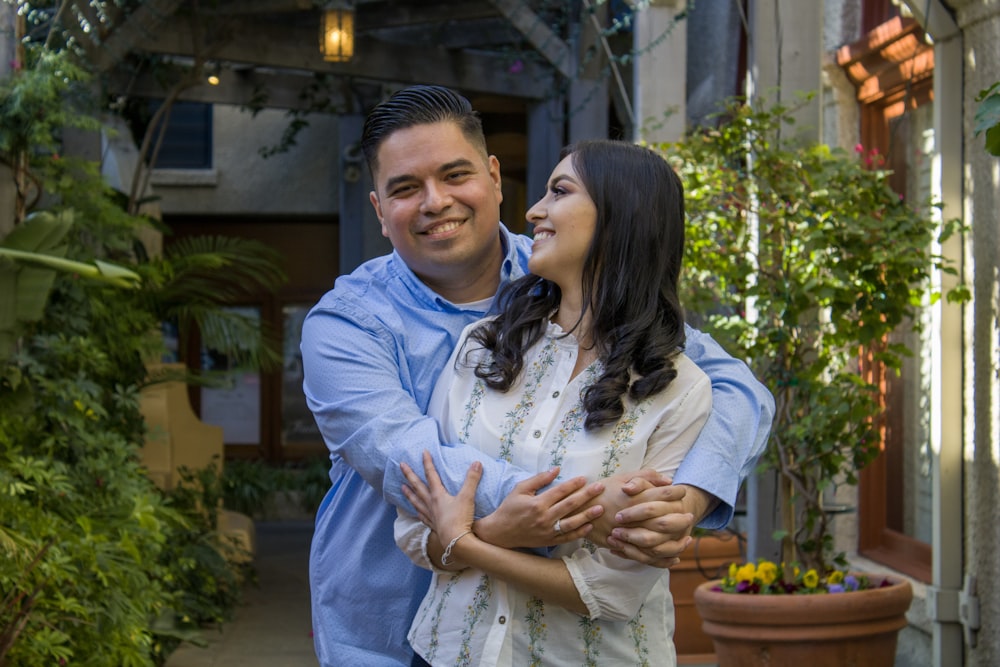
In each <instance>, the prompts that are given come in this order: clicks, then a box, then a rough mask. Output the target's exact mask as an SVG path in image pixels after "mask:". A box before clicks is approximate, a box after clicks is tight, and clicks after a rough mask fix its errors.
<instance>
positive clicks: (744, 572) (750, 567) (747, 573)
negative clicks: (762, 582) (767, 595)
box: [736, 563, 757, 581]
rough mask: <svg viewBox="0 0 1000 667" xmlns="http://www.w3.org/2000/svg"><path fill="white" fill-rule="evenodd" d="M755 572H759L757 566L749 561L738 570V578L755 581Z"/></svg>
mask: <svg viewBox="0 0 1000 667" xmlns="http://www.w3.org/2000/svg"><path fill="white" fill-rule="evenodd" d="M755 574H757V567H756V566H755V565H754V564H753V563H747V564H745V565H743V566H742V567H741V568H740V569H739V570H737V571H736V580H737V581H753V578H754V575H755Z"/></svg>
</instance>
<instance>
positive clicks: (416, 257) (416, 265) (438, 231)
mask: <svg viewBox="0 0 1000 667" xmlns="http://www.w3.org/2000/svg"><path fill="white" fill-rule="evenodd" d="M374 176H375V191H374V192H372V193H371V195H370V198H371V202H372V206H374V207H375V214H376V215H377V216H378V219H379V222H380V223H381V225H382V235H383V236H385V237H387V238H388V239H389V240H390V241H392V245H393V247H394V248H395V249H396V251H397V252H398V253H399V254H400V256H401V257H402V258H403V260H404V261H405V262H406V264H407V265H408V266H409V267H410V269H411V270H413V272H414V273H415V274H417V276H418V277H420V279H421V280H423V281H424V282H425V283H427V285H428V286H430V287H431V288H432V289H436V288H441V287H444V288H446V289H447V288H450V287H453V286H454V285H456V284H461V283H463V282H467V281H468V282H471V281H473V280H475V276H476V275H477V274H483V273H484V272H485V271H491V272H493V273H492V275H494V276H498V275H499V264H500V262H501V261H502V259H501V245H500V232H499V229H500V202H501V201H502V200H503V195H502V194H501V192H500V163H499V162H498V161H497V159H496V157H494V156H492V155H491V156H489V157H488V158H487V157H486V156H485V155H483V154H482V152H481V151H479V150H477V149H476V147H475V146H474V145H473V144H472V143H470V142H469V141H468V140H467V139H466V138H465V136H464V135H463V134H462V131H461V130H460V129H459V128H458V126H457V125H456V124H454V123H450V122H442V123H431V124H424V125H415V126H413V127H409V128H406V129H403V130H397V131H395V132H393V133H392V134H390V135H389V136H388V137H387V138H386V139H385V140H384V141H383V142H382V145H381V146H379V149H378V169H377V171H376V173H375V175H374ZM439 291H440V290H439ZM442 293H444V292H442Z"/></svg>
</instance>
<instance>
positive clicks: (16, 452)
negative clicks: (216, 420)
mask: <svg viewBox="0 0 1000 667" xmlns="http://www.w3.org/2000/svg"><path fill="white" fill-rule="evenodd" d="M29 46H30V45H29ZM22 65H23V66H22V67H21V69H20V70H18V71H15V72H14V73H13V74H11V76H9V77H7V78H4V79H3V80H0V159H2V160H3V161H4V162H6V163H7V164H11V165H16V169H15V174H14V177H15V181H16V185H17V195H18V197H17V199H18V201H17V205H16V210H15V225H22V224H27V223H25V222H24V221H25V220H26V219H27V218H28V216H29V215H30V214H31V213H32V212H33V211H36V212H37V210H39V209H38V207H39V206H44V207H45V209H44V210H46V211H48V212H50V213H52V216H53V217H54V218H56V219H58V220H62V221H69V223H70V229H69V230H68V231H66V233H65V236H64V237H60V238H61V239H62V240H61V241H60V253H61V255H60V256H65V257H66V258H67V259H71V260H79V261H83V262H92V261H94V260H102V261H106V262H115V263H120V264H124V265H126V266H127V267H128V269H130V270H131V271H132V272H133V273H134V274H136V275H137V276H141V285H140V286H139V287H138V288H137V289H120V288H115V287H109V286H104V285H100V284H97V283H93V282H90V281H89V280H87V279H85V277H82V276H81V275H75V274H72V273H65V272H64V273H60V274H57V275H56V276H55V278H54V279H53V280H52V281H51V291H50V293H49V295H48V301H47V303H45V304H44V309H42V308H39V309H38V310H39V311H40V312H41V313H42V315H41V317H30V318H23V317H21V318H19V317H17V313H16V312H15V313H14V314H13V315H12V314H11V312H10V311H11V310H14V311H16V310H17V309H16V308H14V307H13V306H12V302H13V304H17V303H18V301H17V299H18V287H19V286H20V285H22V284H23V283H19V282H18V277H19V276H23V275H24V274H23V271H24V269H23V266H22V265H21V264H20V263H15V262H13V261H11V260H9V259H7V258H5V257H0V291H2V294H3V296H2V299H0V310H2V311H3V312H2V314H3V315H4V316H5V317H6V316H11V317H6V319H7V320H10V321H12V322H13V325H14V326H12V327H11V328H10V330H9V331H10V332H11V335H10V336H9V339H10V340H11V345H9V346H6V347H5V348H4V350H3V352H2V353H0V665H3V666H4V667H37V666H38V665H60V664H74V665H83V666H90V665H93V666H94V667H107V666H109V665H114V666H115V667H130V666H133V665H135V666H147V665H154V664H158V663H162V662H163V661H164V660H165V658H166V656H167V655H168V654H169V652H170V651H171V650H173V648H174V647H175V646H176V645H177V643H178V642H179V641H181V640H183V639H191V638H193V635H192V634H191V632H190V630H191V628H193V627H195V626H197V625H199V624H201V623H204V622H218V621H221V620H225V619H226V618H228V615H229V613H230V612H231V610H232V609H233V607H234V606H235V604H236V601H237V600H238V596H239V589H240V584H241V582H242V580H243V578H244V577H245V576H246V575H247V568H246V565H245V559H242V560H241V559H240V557H239V554H234V552H233V550H232V548H231V545H228V544H227V543H225V542H223V541H221V540H220V538H219V537H218V536H217V532H216V531H215V528H216V526H217V514H216V509H217V503H216V500H217V499H218V498H219V497H221V489H220V487H219V483H218V474H217V471H199V472H198V473H196V474H192V476H191V478H190V479H186V480H185V483H184V484H183V485H182V487H181V489H179V490H178V491H176V492H175V493H174V494H172V495H171V496H170V497H169V498H168V497H165V496H164V494H163V493H162V492H161V491H159V490H158V489H157V488H156V487H155V486H154V485H153V484H152V482H151V481H150V480H149V478H148V477H147V475H146V473H145V471H144V470H143V468H142V466H141V465H140V462H139V456H138V455H139V448H140V447H141V445H142V443H143V441H144V437H145V422H144V420H143V416H142V413H141V411H140V407H139V392H140V389H141V388H142V386H143V383H145V382H146V381H147V378H146V367H145V363H144V362H145V361H146V360H147V359H150V358H155V356H156V355H157V354H158V353H159V351H160V350H161V348H162V347H163V343H162V341H161V340H159V338H158V336H156V335H154V334H153V332H155V331H157V330H158V329H159V326H160V322H161V321H162V320H163V319H164V318H166V317H171V316H172V317H175V318H176V319H177V320H178V321H182V322H188V323H192V326H194V325H197V324H198V323H199V322H205V321H209V322H211V324H212V326H211V327H210V331H208V332H207V333H206V338H211V342H212V343H213V345H214V347H217V348H218V349H220V350H226V348H227V346H230V347H231V346H233V345H238V349H239V351H244V352H247V356H246V360H247V361H249V362H258V363H262V362H264V361H266V360H267V359H271V358H274V356H275V353H274V351H273V349H268V346H267V343H268V341H267V339H266V338H265V337H262V336H260V335H259V332H257V331H255V332H254V337H253V338H250V339H249V340H248V339H247V337H246V336H244V335H243V334H246V328H245V322H240V321H236V320H226V319H225V317H224V316H222V317H216V315H217V314H218V311H219V310H220V308H219V306H220V305H221V304H222V303H224V302H225V301H226V299H227V298H232V296H233V295H234V294H235V293H236V292H234V291H233V290H232V289H226V288H222V287H220V286H219V283H218V281H219V280H221V281H223V282H227V281H228V282H238V283H239V287H238V289H237V291H238V292H239V293H240V294H246V293H247V292H248V291H252V290H256V289H260V290H267V289H272V288H273V286H274V285H276V284H278V283H279V282H280V280H281V279H282V278H283V274H282V272H281V269H280V265H279V264H278V263H277V261H276V260H277V258H276V256H275V255H274V254H273V252H269V251H267V250H266V249H264V248H263V247H262V246H260V245H259V244H253V243H247V242H243V241H240V240H232V239H209V240H206V241H204V242H200V243H199V242H192V243H191V244H189V246H187V247H186V248H182V252H180V253H179V254H178V255H175V256H169V257H164V258H148V257H146V255H145V252H144V249H143V247H142V244H141V243H140V242H139V241H138V236H139V233H140V231H141V230H142V229H143V228H145V227H147V226H148V225H150V224H152V223H151V221H149V220H147V219H145V218H142V217H138V216H133V215H129V214H127V212H125V211H124V210H123V208H122V201H121V196H120V194H119V193H116V192H114V191H113V190H111V189H110V188H109V187H108V186H107V184H106V183H104V182H103V181H102V180H101V178H100V172H99V168H98V165H96V164H95V163H92V162H87V161H84V160H76V159H73V158H69V157H66V156H61V155H59V153H58V150H59V137H60V133H61V131H62V129H63V127H64V126H65V125H67V124H70V125H75V126H77V127H83V128H89V129H93V128H96V127H98V124H97V122H96V121H95V120H94V118H93V117H90V116H87V113H88V112H91V111H93V107H87V104H86V98H87V95H86V94H85V91H86V90H88V89H89V85H90V83H89V81H88V80H87V77H86V75H85V74H84V73H83V72H82V71H81V70H79V68H77V67H75V66H74V65H73V64H72V62H71V61H70V59H69V58H67V57H66V56H65V54H59V53H51V52H48V51H46V50H45V49H32V48H28V62H26V63H23V64H22ZM63 246H64V247H63ZM19 272H21V273H19ZM233 279H235V280H233ZM213 281H214V282H213ZM36 286H37V285H36ZM49 286H50V283H48V282H46V285H45V287H46V290H48V289H49ZM240 290H242V291H240ZM36 291H37V290H36ZM44 292H45V290H43V291H42V294H41V300H42V301H44V297H45V293H44ZM208 334H211V336H209V335H208ZM8 349H13V352H11V353H8ZM213 480H214V482H213Z"/></svg>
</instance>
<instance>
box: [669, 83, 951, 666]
mask: <svg viewBox="0 0 1000 667" xmlns="http://www.w3.org/2000/svg"><path fill="white" fill-rule="evenodd" d="M790 111H791V110H790V109H788V108H786V107H782V106H772V107H763V106H762V107H756V106H755V107H751V106H750V105H747V104H743V103H741V102H739V101H734V102H731V103H730V104H728V105H727V108H726V110H725V114H724V116H723V117H724V118H725V119H726V120H725V121H724V122H722V123H721V124H720V125H719V126H718V127H717V128H712V129H707V130H702V131H698V132H695V133H693V134H692V135H691V136H690V137H688V138H687V139H686V140H685V141H683V142H681V143H678V144H675V145H667V146H661V147H660V148H661V150H662V151H663V153H664V155H665V157H666V159H668V160H669V161H670V162H671V163H672V164H673V166H674V167H675V169H676V170H677V172H678V173H679V174H680V175H681V177H682V179H683V181H684V187H685V197H686V205H687V213H688V222H689V224H688V227H687V230H686V233H687V244H688V253H687V256H686V257H685V277H684V286H683V289H684V290H685V293H684V300H685V301H684V302H685V304H686V307H687V309H688V310H689V312H692V313H694V314H696V315H698V316H699V317H700V321H699V326H701V328H703V329H704V330H706V331H708V332H710V333H711V334H712V335H713V336H715V337H716V338H717V339H718V340H719V341H720V342H721V343H722V344H723V346H725V347H726V348H727V349H729V350H731V351H733V353H734V354H736V355H737V356H742V357H743V358H745V359H746V360H747V362H748V363H749V364H750V365H751V367H752V368H753V369H754V371H755V373H756V374H757V376H758V377H759V378H760V379H761V381H762V382H764V384H765V385H766V386H767V387H768V388H769V389H770V390H771V392H772V393H773V395H774V398H775V403H776V410H775V419H774V423H773V425H772V429H771V438H770V441H769V443H768V447H767V449H766V451H765V453H764V455H763V459H762V461H763V464H764V465H765V466H768V467H770V468H772V469H773V470H775V471H776V472H777V477H778V487H779V505H780V511H781V517H782V526H781V529H780V530H779V531H778V534H777V535H776V537H780V539H781V542H782V556H781V562H780V563H772V564H768V565H766V566H765V565H762V567H765V571H766V572H768V573H771V571H772V568H773V574H774V578H775V579H774V580H775V581H780V582H784V583H794V582H796V581H798V582H799V584H801V583H802V582H803V578H805V577H808V580H809V583H813V584H815V585H813V586H808V587H807V586H798V587H796V586H791V587H790V588H786V587H784V586H780V587H762V586H759V585H758V586H757V588H754V587H753V586H749V587H744V588H743V589H741V590H740V591H739V592H744V593H778V592H790V593H806V592H808V593H817V592H827V591H829V590H830V589H829V586H828V585H829V584H830V583H836V582H837V580H838V579H843V578H844V577H845V574H846V567H847V562H846V557H845V555H844V554H843V553H842V552H837V551H836V549H835V548H834V542H833V534H832V527H831V516H830V514H828V513H827V512H826V511H825V503H828V502H829V494H830V493H831V492H832V490H833V489H834V488H835V487H836V486H837V485H841V484H848V485H853V484H856V483H857V473H858V471H859V470H860V469H861V468H863V467H864V466H865V465H866V464H868V463H869V462H870V461H871V460H873V459H874V458H875V456H876V455H877V453H878V451H879V439H880V432H879V416H880V413H881V410H882V405H881V401H880V393H879V387H878V386H877V385H876V383H874V382H872V381H870V380H869V379H866V378H865V377H864V376H863V375H862V373H860V372H859V360H860V359H861V358H862V357H864V358H867V359H868V360H869V361H874V362H877V363H879V364H882V365H884V367H885V368H888V369H898V368H899V367H900V362H901V359H902V356H903V355H906V354H909V351H908V350H907V349H906V348H905V347H904V346H902V345H900V344H899V343H896V342H893V341H891V339H890V334H891V333H892V332H893V330H894V329H896V328H897V327H898V326H900V325H901V324H903V323H905V322H909V321H910V318H911V317H912V316H913V315H914V314H915V313H916V310H917V309H918V308H919V307H920V306H921V305H922V304H923V303H927V301H928V300H929V299H935V298H937V297H938V295H936V294H931V293H930V290H929V278H930V276H931V272H932V271H933V270H935V269H937V270H942V271H948V272H952V271H951V269H949V268H948V267H947V265H946V262H945V261H944V259H943V258H942V257H940V256H938V255H937V254H935V253H934V252H933V250H932V244H933V243H934V241H935V240H943V239H944V238H946V237H947V236H948V235H949V234H952V233H954V232H955V231H956V230H957V229H958V223H957V222H955V221H952V222H946V223H939V222H938V221H937V220H936V219H935V217H934V216H933V215H931V213H932V210H931V208H930V207H928V206H919V205H914V204H913V203H911V202H907V201H904V200H903V199H902V198H901V197H900V195H898V194H897V193H896V192H894V191H893V190H892V189H891V188H890V186H889V183H888V173H887V172H885V171H884V170H880V169H878V168H877V167H878V166H879V162H880V161H879V157H878V155H877V154H876V153H874V152H871V151H864V150H863V149H862V148H861V147H858V153H859V154H855V155H851V154H849V153H847V152H846V151H841V150H838V149H831V148H830V147H828V146H826V145H823V144H805V143H801V142H797V141H795V140H794V139H791V138H789V129H788V125H789V124H790V122H791V121H790ZM783 132H784V134H783ZM869 163H871V164H869ZM873 167H875V168H873ZM962 296H963V294H962V293H956V294H952V295H949V298H962ZM913 322H916V320H913ZM750 567H756V565H755V564H753V565H750ZM737 571H738V568H737V570H734V571H733V572H732V575H733V576H736V574H737ZM746 573H747V571H744V574H746ZM862 581H863V580H862ZM730 583H732V582H730ZM878 583H881V582H878ZM890 583H892V582H890ZM898 587H899V589H901V590H902V591H903V595H902V599H901V601H900V600H897V601H896V607H897V609H896V610H895V611H893V612H892V614H894V615H895V616H897V617H898V618H897V619H896V620H895V621H894V622H893V623H894V624H895V625H896V627H894V628H893V629H892V630H891V631H886V632H885V633H883V634H886V633H889V634H891V637H892V642H893V645H892V650H893V651H894V650H895V644H894V642H895V633H896V630H898V628H899V627H902V625H905V618H903V617H902V614H904V613H905V611H906V608H907V607H908V606H909V600H910V592H909V586H908V584H905V583H904V582H899V583H898ZM713 588H714V589H717V590H716V591H715V596H716V597H719V596H721V598H722V602H723V603H724V604H726V605H730V604H736V603H737V601H738V600H749V599H756V601H757V602H763V603H766V604H772V603H774V601H776V600H779V599H780V598H782V597H784V598H785V599H786V600H787V601H789V602H792V603H795V602H801V601H808V602H809V603H810V604H811V605H816V604H818V602H817V601H818V600H820V599H823V598H825V599H826V600H827V601H829V600H834V601H838V599H839V598H842V599H843V600H847V599H849V598H850V599H851V600H854V601H856V600H857V598H851V596H855V595H859V593H857V592H846V593H844V594H843V595H842V596H837V595H787V596H781V595H773V594H772V595H765V594H759V595H734V594H730V593H727V592H723V591H722V588H723V586H722V584H720V583H718V582H715V583H709V584H705V585H703V586H701V587H700V588H699V590H698V591H697V593H696V601H697V602H698V607H699V611H700V612H701V613H702V616H703V618H705V620H706V624H705V628H706V631H708V632H709V634H712V635H713V639H715V642H716V650H717V653H718V654H719V660H720V664H723V665H725V664H727V660H728V659H727V657H726V654H727V649H723V648H722V647H720V643H719V634H720V631H719V629H718V628H716V627H714V626H712V622H710V619H709V618H708V616H710V615H712V614H713V613H714V612H712V611H710V610H709V611H706V609H705V607H704V606H703V605H702V603H701V600H700V598H703V597H706V594H707V593H711V592H712V590H711V589H713ZM861 588H863V586H862V587H861ZM886 588H892V587H891V586H889V587H886ZM735 590H736V588H735V586H733V587H732V591H733V592H735ZM834 590H835V591H836V590H837V589H836V588H835V589H834ZM868 590H869V591H876V592H878V591H880V590H883V589H882V588H878V587H868ZM883 597H885V596H884V595H883ZM900 605H902V608H901V609H898V607H899V606H900ZM776 614H777V612H776V611H775V610H773V609H771V608H770V607H765V608H762V609H759V610H756V611H746V610H744V611H742V612H741V613H740V614H739V615H742V616H743V617H744V618H747V619H750V620H753V621H755V622H757V623H759V624H760V623H763V624H772V625H773V624H776V623H777V624H779V625H780V624H783V623H784V621H781V622H778V621H776ZM802 617H804V614H803V613H802V610H801V609H799V610H797V611H793V612H792V613H791V618H802ZM821 623H822V622H821ZM861 625H864V623H862V624H861ZM868 625H876V624H875V623H873V622H872V623H868ZM723 634H724V633H723ZM764 634H765V633H764V632H763V631H762V630H761V626H760V625H758V626H757V627H756V628H755V629H753V630H751V631H750V633H749V634H748V635H747V636H748V638H749V640H750V641H751V643H752V644H753V645H754V648H755V649H756V650H757V651H758V653H760V652H761V650H762V647H765V645H766V644H767V642H768V641H770V640H765V639H764V638H763V635H764ZM805 641H807V642H809V644H808V648H809V649H810V650H811V651H812V653H816V652H817V651H816V648H817V645H816V644H814V643H812V641H811V640H809V639H808V638H806V640H805ZM767 650H768V651H769V650H770V649H767ZM838 655H839V654H838ZM772 658H773V656H772ZM838 659H839V658H838ZM810 661H812V662H813V663H815V660H814V659H813V657H812V655H810ZM739 664H744V663H739ZM745 664H757V663H753V662H750V663H745ZM776 664H798V663H797V662H795V660H794V659H793V660H792V661H790V662H781V663H776ZM834 664H846V663H843V662H836V663H834ZM850 664H854V663H850ZM878 664H891V661H890V663H884V662H883V663H878Z"/></svg>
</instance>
